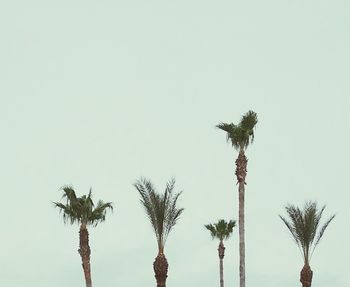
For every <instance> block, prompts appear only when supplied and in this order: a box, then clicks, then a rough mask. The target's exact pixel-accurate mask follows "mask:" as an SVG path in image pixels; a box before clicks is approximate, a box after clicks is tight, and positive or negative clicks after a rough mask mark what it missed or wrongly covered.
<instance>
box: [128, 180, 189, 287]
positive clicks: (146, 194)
mask: <svg viewBox="0 0 350 287" xmlns="http://www.w3.org/2000/svg"><path fill="white" fill-rule="evenodd" d="M134 186H135V188H136V189H137V191H138V192H139V193H140V196H141V203H142V205H143V207H144V208H145V211H146V214H147V216H148V218H149V220H150V222H151V224H152V227H153V229H154V233H155V235H156V238H157V244H158V255H157V257H156V258H155V261H154V263H153V270H154V273H155V278H156V280H157V287H165V281H166V278H167V276H168V275H167V274H168V262H167V260H166V258H165V255H164V246H165V242H166V239H167V237H168V235H169V233H170V231H171V230H172V228H173V227H174V226H175V224H176V222H177V220H178V219H179V217H180V215H181V213H182V212H183V211H184V209H183V208H178V207H177V206H176V204H177V200H178V198H179V196H180V194H181V193H182V192H179V193H174V192H173V191H174V187H175V180H174V179H172V180H170V181H169V182H168V183H167V185H166V188H165V191H164V193H163V194H159V193H157V192H156V190H155V188H154V186H153V184H152V183H151V181H150V180H148V179H145V178H142V179H140V180H138V181H137V182H136V183H135V184H134Z"/></svg>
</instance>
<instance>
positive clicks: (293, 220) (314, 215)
mask: <svg viewBox="0 0 350 287" xmlns="http://www.w3.org/2000/svg"><path fill="white" fill-rule="evenodd" d="M325 208H326V206H323V207H322V208H321V209H320V210H319V211H318V207H317V203H316V202H306V203H305V205H304V207H303V209H302V210H301V209H300V208H298V207H296V206H294V205H287V206H286V207H285V209H286V212H287V215H288V216H289V221H288V220H287V219H286V218H284V217H282V216H281V215H279V217H280V218H281V219H282V221H283V222H284V224H285V225H286V226H287V228H288V229H289V231H290V232H291V234H292V236H293V238H294V240H295V242H296V244H297V245H298V247H299V249H300V250H301V253H302V255H303V257H304V262H305V263H309V261H310V259H311V256H312V253H313V251H314V250H315V247H316V246H317V244H318V243H319V241H320V239H321V237H322V236H323V233H324V231H325V230H326V228H327V226H328V225H329V223H330V222H331V221H332V220H333V219H334V217H335V215H333V216H331V218H330V219H328V220H327V222H326V223H325V224H324V225H323V226H322V228H321V230H320V232H319V234H318V236H317V238H316V241H315V236H316V234H317V230H318V227H319V223H320V220H321V217H322V214H323V211H324V209H325Z"/></svg>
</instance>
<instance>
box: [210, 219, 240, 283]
mask: <svg viewBox="0 0 350 287" xmlns="http://www.w3.org/2000/svg"><path fill="white" fill-rule="evenodd" d="M204 226H205V228H206V229H208V230H209V231H210V234H211V237H212V238H213V239H214V238H217V239H219V240H220V243H219V248H218V252H219V259H220V287H224V264H223V259H224V256H225V246H224V243H223V241H224V239H228V238H229V237H230V236H231V234H232V231H233V227H235V226H236V221H233V220H230V221H229V222H228V223H227V222H226V221H225V220H223V219H220V220H219V221H218V222H217V223H214V224H207V225H204Z"/></svg>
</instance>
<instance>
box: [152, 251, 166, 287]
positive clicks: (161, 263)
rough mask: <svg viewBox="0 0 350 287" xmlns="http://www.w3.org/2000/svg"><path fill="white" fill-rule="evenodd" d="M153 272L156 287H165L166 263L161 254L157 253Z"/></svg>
mask: <svg viewBox="0 0 350 287" xmlns="http://www.w3.org/2000/svg"><path fill="white" fill-rule="evenodd" d="M153 270H154V274H155V277H156V280H157V287H165V281H166V278H167V277H168V275H167V274H168V261H167V260H166V258H165V256H164V254H163V253H159V254H158V256H157V257H156V259H155V261H154V263H153Z"/></svg>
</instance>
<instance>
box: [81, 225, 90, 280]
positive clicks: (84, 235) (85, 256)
mask: <svg viewBox="0 0 350 287" xmlns="http://www.w3.org/2000/svg"><path fill="white" fill-rule="evenodd" d="M79 239H80V246H79V250H78V252H79V254H80V256H81V260H82V263H83V264H82V266H83V270H84V276H85V283H86V287H92V282H91V270H90V254H91V250H90V246H89V232H88V230H87V228H86V225H85V224H81V225H80V231H79Z"/></svg>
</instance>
